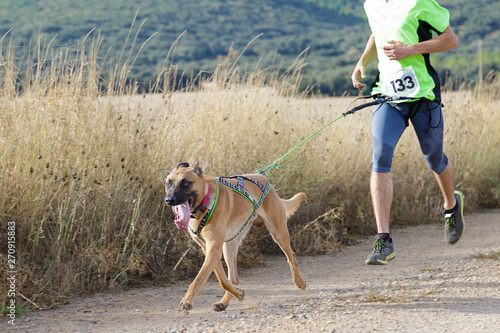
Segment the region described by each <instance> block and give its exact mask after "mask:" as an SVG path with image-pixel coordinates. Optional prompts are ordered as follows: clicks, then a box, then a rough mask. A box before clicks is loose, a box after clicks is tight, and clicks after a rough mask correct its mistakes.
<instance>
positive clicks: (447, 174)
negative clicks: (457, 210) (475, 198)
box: [434, 161, 457, 210]
mask: <svg viewBox="0 0 500 333" xmlns="http://www.w3.org/2000/svg"><path fill="white" fill-rule="evenodd" d="M434 177H435V178H436V180H437V183H438V185H439V188H440V189H441V193H443V198H444V209H445V210H451V209H453V208H454V207H455V204H456V203H457V202H456V200H455V181H454V176H453V166H452V165H451V163H450V161H448V165H447V166H446V169H444V171H443V172H441V173H440V174H439V175H438V174H437V173H434Z"/></svg>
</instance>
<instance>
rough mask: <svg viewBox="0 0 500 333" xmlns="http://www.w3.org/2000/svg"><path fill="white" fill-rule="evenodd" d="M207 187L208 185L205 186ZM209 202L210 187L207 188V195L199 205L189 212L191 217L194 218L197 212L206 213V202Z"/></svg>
mask: <svg viewBox="0 0 500 333" xmlns="http://www.w3.org/2000/svg"><path fill="white" fill-rule="evenodd" d="M207 186H208V184H207ZM209 200H210V186H208V190H207V194H206V195H205V197H204V198H203V200H202V201H201V203H200V204H199V205H198V206H197V207H196V208H195V209H193V210H192V211H191V217H192V218H193V217H195V216H194V214H196V213H197V212H198V211H199V210H200V211H201V212H202V213H205V212H206V211H207V206H208V201H209Z"/></svg>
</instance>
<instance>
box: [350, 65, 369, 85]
mask: <svg viewBox="0 0 500 333" xmlns="http://www.w3.org/2000/svg"><path fill="white" fill-rule="evenodd" d="M364 78H366V73H365V67H364V66H363V65H361V64H360V63H358V64H357V65H356V67H355V68H354V71H353V72H352V75H351V81H352V86H353V87H354V88H358V89H361V88H364V87H365V86H366V84H364V83H362V82H360V81H359V80H361V79H364Z"/></svg>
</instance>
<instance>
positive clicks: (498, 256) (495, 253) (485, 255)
mask: <svg viewBox="0 0 500 333" xmlns="http://www.w3.org/2000/svg"><path fill="white" fill-rule="evenodd" d="M470 258H473V259H500V250H498V251H495V250H490V252H489V253H481V252H477V253H473V254H471V255H470Z"/></svg>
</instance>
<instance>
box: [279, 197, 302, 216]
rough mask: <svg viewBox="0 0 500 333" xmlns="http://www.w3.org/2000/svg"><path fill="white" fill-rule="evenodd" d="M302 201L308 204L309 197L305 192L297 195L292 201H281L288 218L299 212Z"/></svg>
mask: <svg viewBox="0 0 500 333" xmlns="http://www.w3.org/2000/svg"><path fill="white" fill-rule="evenodd" d="M302 201H304V202H305V203H307V196H306V194H305V193H303V192H300V193H297V194H295V195H294V196H293V197H292V198H291V199H288V200H285V199H281V202H282V203H283V207H285V211H286V217H290V216H292V215H293V214H294V213H295V212H296V211H297V209H299V207H300V204H301V203H302Z"/></svg>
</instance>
